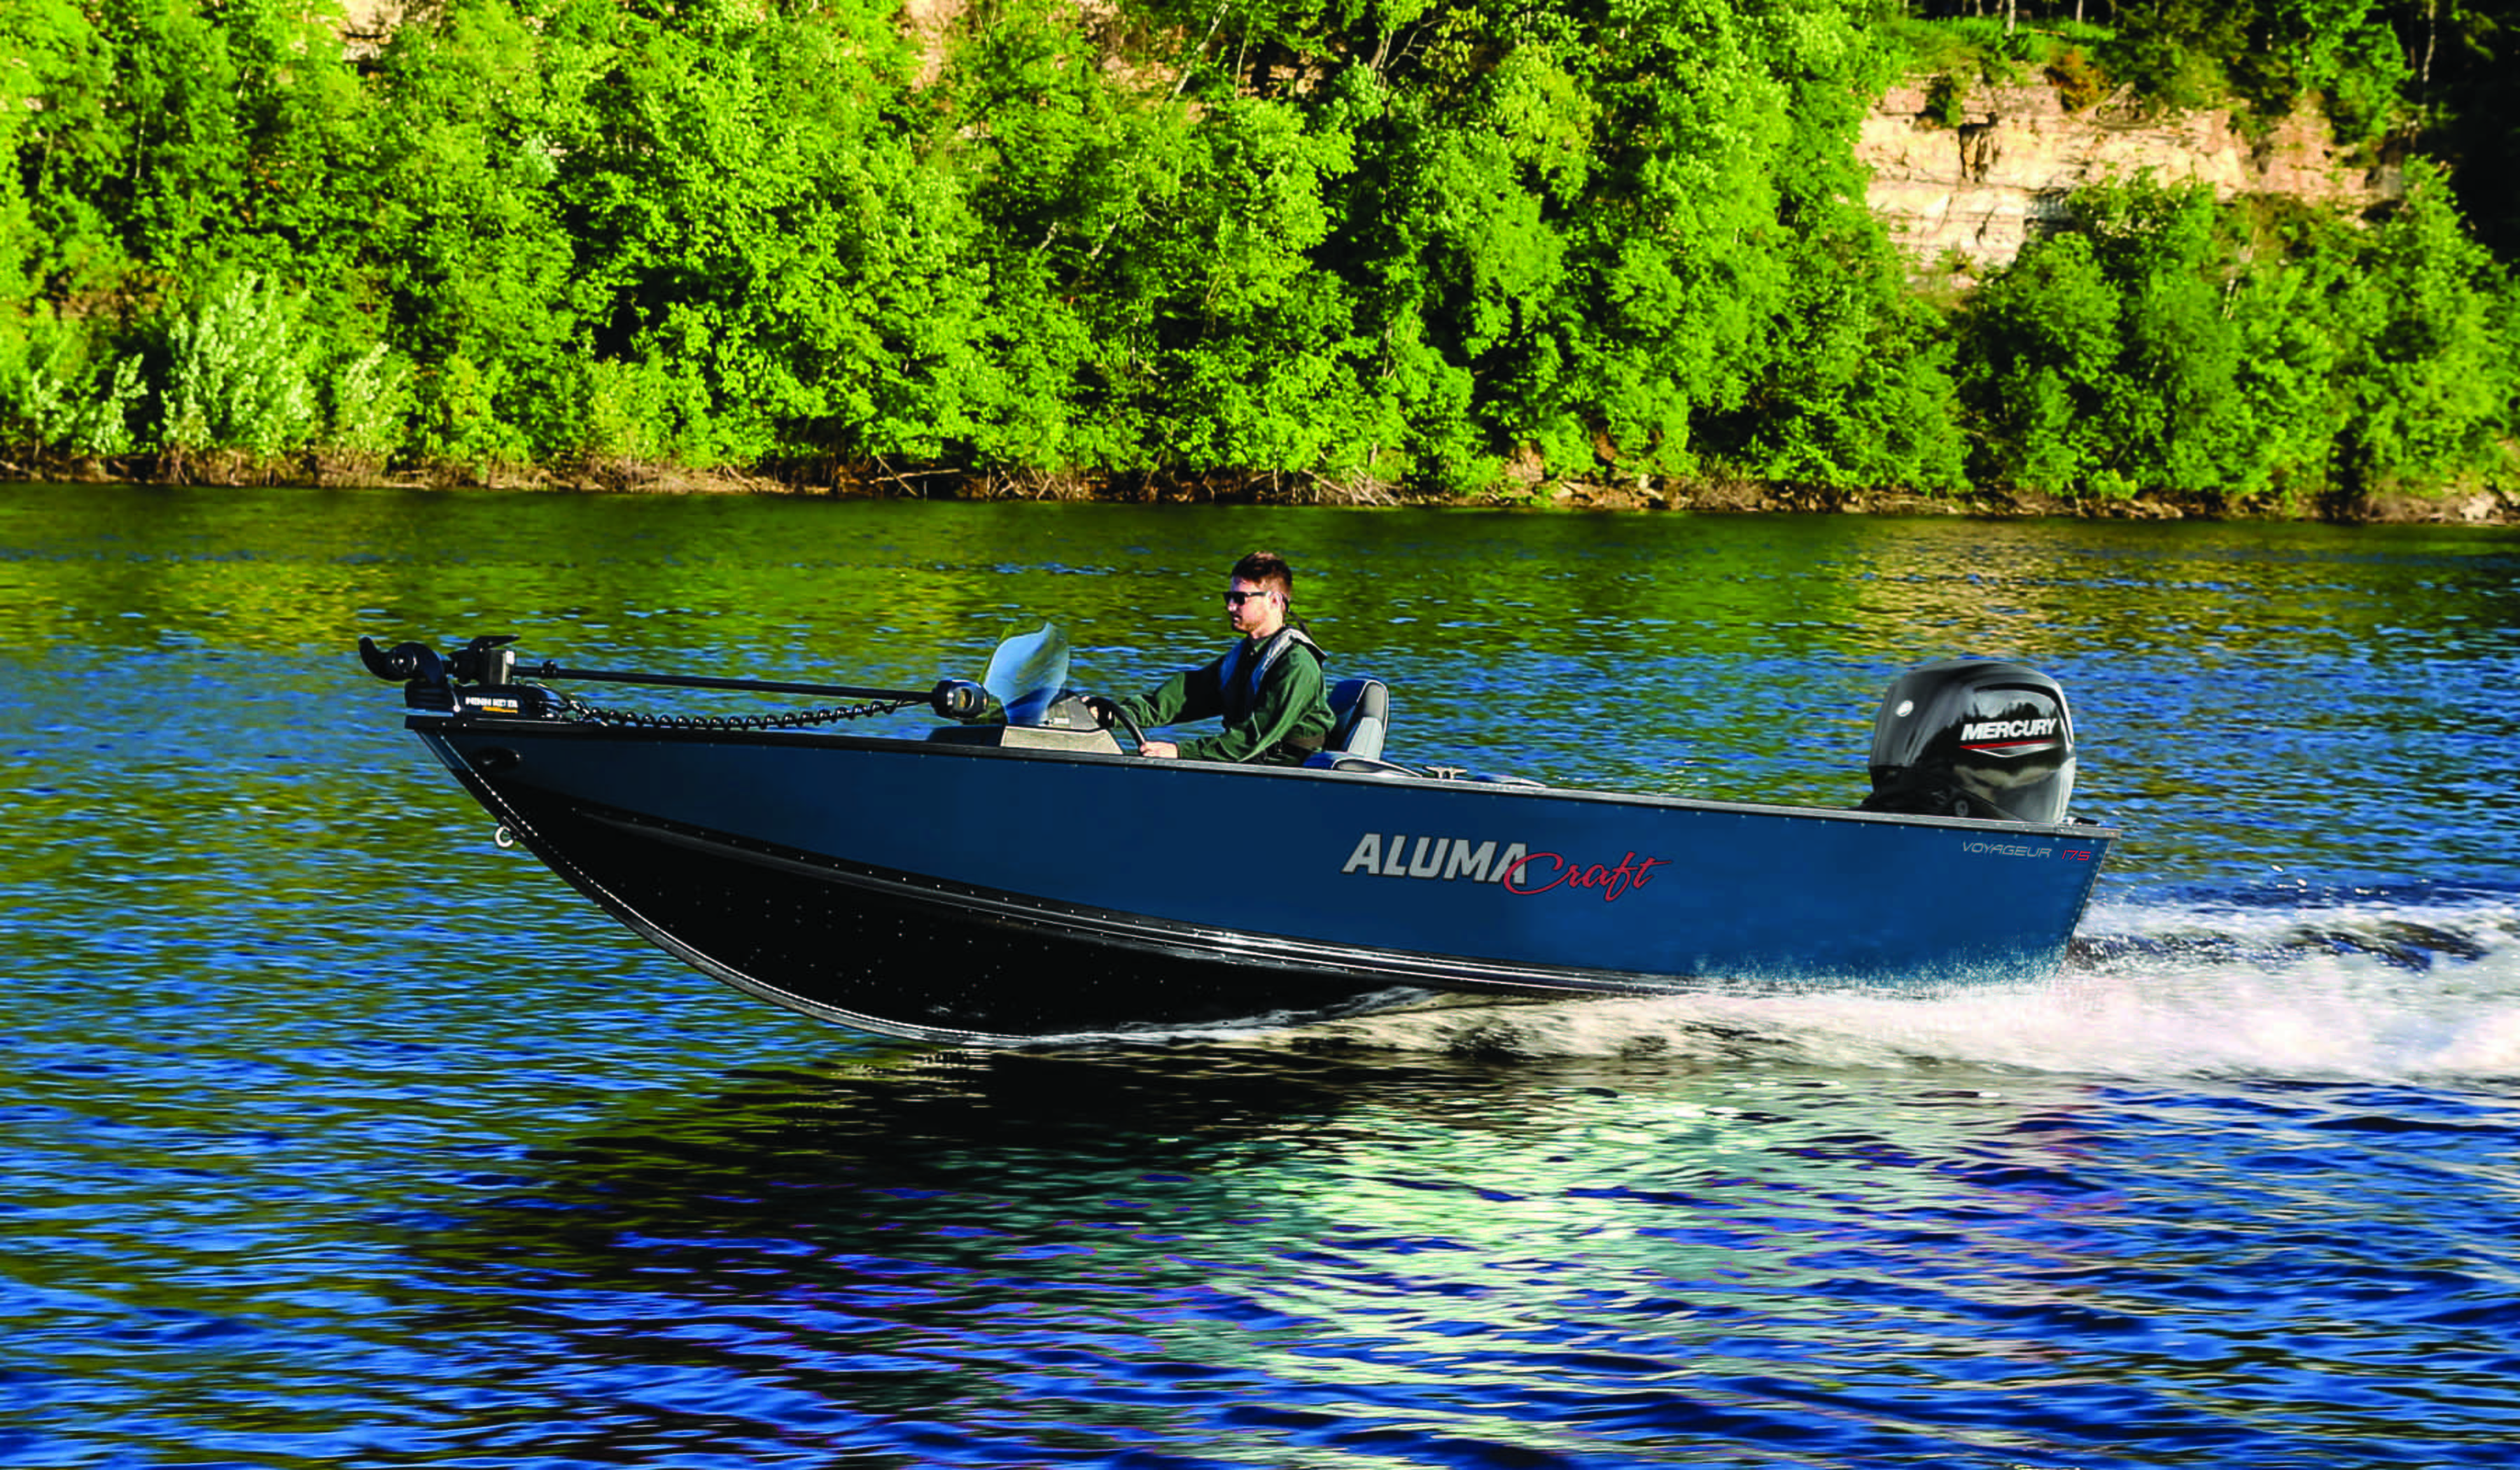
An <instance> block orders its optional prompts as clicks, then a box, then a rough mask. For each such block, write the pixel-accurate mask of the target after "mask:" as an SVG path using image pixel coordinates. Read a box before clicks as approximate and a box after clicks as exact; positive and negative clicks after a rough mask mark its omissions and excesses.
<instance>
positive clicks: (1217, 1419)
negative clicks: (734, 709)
mask: <svg viewBox="0 0 2520 1470" xmlns="http://www.w3.org/2000/svg"><path fill="white" fill-rule="evenodd" d="M1254 547H1267V548H1270V549H1274V550H1277V551H1280V552H1282V553H1283V554H1284V555H1286V556H1287V557H1289V558H1290V559H1292V560H1293V561H1294V563H1295V564H1296V566H1297V567H1298V569H1299V573H1300V576H1301V582H1300V584H1299V587H1298V599H1297V601H1298V605H1299V610H1300V611H1302V612H1303V613H1304V614H1305V615H1307V616H1308V617H1309V618H1310V619H1311V620H1312V622H1313V625H1314V628H1315V630H1316V632H1317V634H1318V635H1319V636H1320V638H1321V640H1322V642H1323V643H1324V644H1325V645H1326V646H1328V649H1329V650H1330V656H1331V664H1332V668H1333V671H1334V672H1338V673H1356V672H1373V673H1375V674H1377V675H1379V676H1380V677H1382V678H1384V679H1385V680H1386V681H1388V682H1389V684H1390V685H1391V686H1392V689H1393V692H1394V719H1393V729H1392V735H1391V749H1392V751H1393V752H1394V753H1395V754H1401V755H1403V756H1404V758H1415V759H1418V760H1425V761H1441V760H1444V759H1446V758H1447V757H1449V756H1456V755H1458V757H1460V758H1461V761H1462V763H1464V764H1474V765H1477V766H1479V767H1482V768H1484V769H1491V770H1500V771H1508V772H1515V773H1519V774H1525V775H1530V776H1535V777H1540V778H1544V779H1546V780H1552V781H1555V782H1563V783H1571V784H1598V785H1605V786H1642V787H1645V788H1650V789H1656V790H1666V791H1674V792H1682V793H1688V794H1702V795H1711V796H1741V797H1751V798H1758V799H1775V800H1785V801H1808V802H1824V803H1832V804H1851V803H1852V802H1853V801H1854V800H1856V799H1857V798H1858V797H1859V796H1860V795H1861V793H1862V790H1863V786H1864V778H1863V765H1864V756H1865V750H1866V741H1867V735H1868V726H1869V722H1870V718H1871V712H1872V703H1873V701H1874V699H1875V698H1877V696H1878V694H1879V692H1880V690H1881V688H1882V687H1883V686H1884V685H1885V684H1886V683H1887V682H1888V681H1889V679H1890V678H1891V677H1892V676H1894V675H1895V674H1896V673H1897V672H1899V671H1900V670H1902V669H1904V668H1907V667H1910V666H1913V665H1914V664H1917V663H1921V662H1926V661H1929V660H1932V659H1935V658H1940V657H1945V656H1950V655H1954V654H1962V653H1984V654H1995V655H2003V656H2012V657H2019V658H2022V659H2025V660H2027V661H2029V662H2032V663H2034V664H2036V665H2038V666H2039V667H2041V668H2043V669H2045V670H2046V671H2047V672H2048V673H2050V674H2052V675H2053V676H2055V677H2056V678H2057V679H2058V680H2060V681H2061V682H2062V683H2063V685H2064V686H2065V688H2066V690H2068V692H2069V694H2070V695H2071V697H2072V698H2073V700H2074V702H2075V712H2076V716H2077V721H2078V726H2079V731H2080V735H2081V746H2082V757H2083V768H2082V780H2081V785H2080V787H2079V790H2078V795H2077V800H2076V810H2077V811H2078V812H2079V813H2081V814H2083V815H2088V816H2093V817H2096V818H2101V819H2104V820H2108V821H2111V822H2113V823H2115V824H2119V825H2121V826H2123V827H2124V828H2125V830H2126V833H2127V836H2126V838H2125V840H2124V841H2123V843H2122V844H2121V846H2120V847H2119V849H2118V851H2117V852H2116V854H2115V855H2114V856H2113V857H2112V859H2111V862H2110V866H2109V868H2108V869H2106V870H2105V871H2104V872H2103V873H2102V875H2101V880H2100V889H2099V893H2098V897H2097V898H2096V900H2095V902H2094V906H2093V912H2092V913H2091V914H2090V916H2089V917H2088V918H2087V920H2086V922H2085V925H2084V929H2083V940H2082V942H2081V944H2080V946H2079V949H2078V954H2077V957H2076V958H2075V961H2074V962H2073V963H2072V964H2070V965H2069V966H2068V968H2067V970H2066V972H2065V973H2064V974H2063V975H2062V976H2060V977H2059V978H2058V979H2057V980H2056V981H2055V982H2054V983H2053V984H2051V985H2048V986H2043V987H2040V988H2037V989H2034V990H2029V991H2020V992H1997V993H1979V994H1974V995H1969V996H1962V997H1946V998H1942V999H1934V1000H1914V999H1909V1000H1901V999H1896V998H1882V997H1865V998H1835V999H1832V998H1827V997H1821V996H1799V997H1796V996H1776V995H1770V996H1762V997H1757V998H1726V997H1721V996H1714V997H1705V998H1697V999H1690V1000H1667V1001H1655V1002H1604V1003H1594V1004H1570V1005H1562V1006H1538V1007H1514V1008H1511V1009H1509V1010H1498V1011H1494V1012H1487V1013H1482V1012H1478V1011H1468V1012H1444V1013H1440V1014H1437V1015H1431V1016H1416V1017H1398V1018H1387V1019H1383V1020H1378V1021H1348V1022H1342V1023H1336V1024H1330V1025H1325V1026H1321V1027H1316V1028H1313V1029H1311V1030H1308V1031H1303V1032H1291V1033H1290V1032H1265V1031H1255V1032H1248V1033H1231V1034H1207V1035H1200V1036H1193V1037H1182V1038H1177V1039H1174V1040H1172V1041H1170V1042H1165V1043H1149V1044H1148V1045H1144V1046H1139V1047H1121V1048H1115V1047H1094V1048H1077V1049H1065V1050H1062V1049H1057V1048H1052V1049H1048V1050H1042V1051H1032V1052H1022V1053H976V1052H968V1051H946V1050H938V1049H933V1048H922V1047H910V1046H905V1045H901V1044H897V1043H887V1042H882V1041H878V1040H876V1039H873V1038H868V1037H862V1036H858V1035H855V1034H852V1033H850V1032H846V1031H842V1030H837V1029H833V1028H828V1027H822V1026H817V1025H815V1024H812V1023H810V1022H806V1021H804V1020H801V1019H799V1018H796V1017H792V1016H789V1015H787V1014H786V1013H784V1012H781V1011H778V1010H775V1009H772V1008H770V1007H768V1006H766V1005H764V1004H762V1003H760V1002H754V1001H751V1000H748V999H746V998H744V997H742V996H739V995H737V994H735V993H734V992H732V991H727V990H724V989H722V988H721V987H719V986H717V985H715V984H714V983H713V982H710V981H708V980H706V979H704V978H702V977H700V976H698V975H697V974H696V973H693V972H691V971H689V970H687V969H685V968H683V967H681V966H680V965H678V964H677V963H675V962H674V961H672V960H670V959H668V958H665V957H664V956H662V955H661V954H658V953H656V952H653V951H652V950H650V949H648V948H646V947H644V946H643V945H641V944H640V943H638V942H637V941H635V940H633V939H632V938H631V937H630V936H629V935H628V934H627V933H625V932H623V931H620V930H618V929H616V928H615V927H614V926H612V925H611V924H610V923H609V922H608V921H607V920H605V919H603V918H602V917H601V916H600V915H599V914H598V913H596V912H595V911H594V910H593V909H592V908H591V907H590V906H588V905H587V904H586V903H585V902H584V901H582V900H580V899H578V898H577V897H576V896H575V895H573V894H572V893H570V892H569V891H568V890H567V889H565V888H564V887H563V886H562V884H561V883H560V882H559V881H558V880H557V879H556V878H554V877H552V876H551V875H550V874H549V873H547V872H546V871H545V870H543V869H541V868H539V867H538V866H536V865H535V864H533V863H532V862H531V861H530V860H529V859H527V858H525V857H524V856H523V855H522V854H520V853H517V852H508V851H502V850H501V849H499V848H498V847H497V846H496V845H495V844H494V843H493V842H492V840H491V837H492V832H491V829H490V824H489V823H488V821H487V820H486V819H485V818H483V817H482V816H481V814H480V813H479V811H478V810H477V809H476V808H474V807H472V805H471V803H470V802H469V801H468V800H467V799H466V798H464V797H463V796H462V794H461V793H460V792H459V791H457V790H456V789H455V788H454V786H453V785H452V784H451V783H450V782H449V781H448V780H446V779H445V778H444V775H443V773H442V772H438V771H436V770H435V769H434V767H433V766H432V764H431V763H430V762H429V761H428V760H427V756H426V755H425V753H424V752H423V751H422V750H421V749H420V747H419V745H418V744H417V743H416V742H415V741H413V740H412V739H411V737H410V736H409V735H406V734H404V733H403V732H402V731H401V729H400V726H399V718H398V709H397V699H396V695H395V691H394V690H391V689H389V688H387V687H386V686H383V685H380V684H377V683H375V682H374V681H372V680H370V679H369V678H367V676H366V675H365V674H364V673H362V672H361V671H360V670H359V668H358V666H357V663H356V661H355V659H354V657H353V656H352V654H351V646H352V644H353V642H354V640H355V639H356V638H357V637H358V636H359V635H360V634H363V633H364V634H370V635H373V636H376V637H378V638H379V639H380V640H381V641H383V640H391V639H399V638H426V639H427V640H430V641H433V642H437V643H439V644H441V645H444V644H450V643H453V642H456V641H458V640H460V639H462V638H465V637H469V636H471V635H472V634H476V633H515V634H517V635H519V637H520V638H521V640H522V646H524V647H526V648H527V649H529V650H531V651H532V652H533V653H535V654H537V655H540V656H551V657H557V658H560V659H562V661H565V662H569V663H574V664H578V665H581V666H602V665H612V666H625V665H626V666H644V667H651V668H664V667H670V668H678V669H683V670H686V671H691V672H717V673H734V674H761V675H768V676H780V677H788V678H797V679H822V680H832V681H839V682H847V683H864V684H873V685H892V684H904V683H906V684H909V685H912V686H916V687H923V686H924V685H925V684H927V683H929V682H932V681H933V680H934V679H936V678H937V677H940V676H941V675H944V674H948V673H965V674H967V673H972V672H975V671H976V670H977V669H978V668H979V667H980V666H981V665H982V664H984V663H985V660H986V657H987V652H988V650H989V648H990V647H991V646H992V645H994V643H995V642H996V641H997V640H998V639H999V638H1001V637H1003V636H1005V635H1006V634H1008V633H1009V632H1012V631H1017V630H1020V629H1023V628H1028V627H1031V626H1034V625H1036V624H1037V623H1038V622H1040V621H1042V620H1044V619H1048V620H1052V621H1056V622H1057V623H1058V624H1059V625H1060V626H1061V627H1062V628H1063V629H1064V630H1065V631H1066V632H1067V634H1068V636H1069V638H1070V640H1071V641H1072V642H1073V643H1074V645H1075V646H1076V647H1077V649H1078V650H1079V652H1078V660H1077V664H1076V668H1075V672H1074V675H1073V679H1074V682H1075V683H1076V684H1077V685H1078V686H1079V687H1084V688H1102V689H1133V688H1139V687H1143V686H1144V685H1145V684H1147V683H1150V682H1151V681H1152V679H1153V677H1154V676H1156V675H1158V674H1160V673H1161V672H1163V671H1165V670H1167V669H1169V668H1172V667H1175V666H1178V665H1181V664H1184V663H1188V662H1191V661H1193V660H1196V659H1201V658H1204V657H1207V656H1211V655H1212V654H1213V652H1214V651H1215V649H1216V648H1217V647H1219V646H1221V644H1222V639H1223V635H1222V632H1221V629H1220V621H1219V618H1218V615H1217V606H1216V599H1215V592H1216V590H1217V588H1218V586H1219V585H1220V583H1221V581H1222V578H1223V571H1224V568H1225V567H1226V566H1227V565H1229V564H1230V563H1231V562H1232V560H1233V559H1234V557H1237V556H1238V555H1239V554H1240V553H1242V552H1244V551H1248V550H1251V549H1253V548H1254ZM2515 687H2520V533H2515V532H2513V531H2510V530H2507V529H2506V530H2464V529H2437V528H2424V527H2410V526H2389V527H2364V528H2356V529H2341V528H2335V527H2326V526H2316V525H2261V524H2243V525H2221V524H2210V523H2132V522H2130V523H2109V522H2095V523H2086V522H2062V521H2039V520H2032V521H1994V522H1985V521H1972V520H1962V519H1929V518H1918V519H1904V518H1880V519H1866V518H1855V517H1846V518H1821V517H1814V518H1793V517H1723V516H1683V515H1633V516H1620V515H1571V514H1544V513H1512V512H1496V513H1483V512H1448V513H1435V512H1390V511H1361V510H1332V509H1318V510H1314V509H1302V510H1297V509H1266V510H1263V509H1215V508H1203V509H1187V510H1186V509H1163V508H1146V507H1126V506H1104V505H1047V504H1046V505H1036V504H980V505H963V504H922V503H909V502H892V503H869V502H826V501H806V500H785V499H740V498H663V497H658V498H636V497H578V496H562V495H532V494H519V495H486V494H466V493H423V492H400V491H383V490H360V491H305V490H248V491H240V490H228V489H157V488H135V487H123V486H43V485H19V486H5V487H0V759H4V760H5V762H6V780H5V783H4V784H0V792H5V799H6V802H7V805H8V811H9V814H10V820H9V824H8V834H9V839H10V840H9V842H8V845H7V848H6V851H5V854H0V896H5V910H0V912H5V913H6V915H7V917H6V920H5V924H0V957H5V962H6V966H7V977H8V991H7V997H6V1000H5V1002H0V1116H5V1118H6V1119H7V1127H6V1130H5V1132H0V1150H5V1151H0V1164H5V1168H6V1178H7V1179H8V1180H10V1184H9V1187H8V1191H7V1194H6V1196H5V1201H6V1205H5V1209H6V1213H5V1215H0V1224H5V1228H6V1230H7V1236H8V1247H7V1251H6V1253H5V1256H0V1328H5V1330H6V1334H7V1340H8V1342H9V1344H10V1351H9V1354H8V1359H7V1363H8V1366H7V1379H6V1383H5V1387H0V1394H5V1396H6V1398H5V1401H0V1402H5V1403H6V1404H7V1411H6V1413H5V1414H0V1465H13V1466H15V1465H22V1466H42V1467H70V1466H87V1465H99V1466H106V1465H111V1466H126V1465H161V1464H162V1465H176V1464H182V1465H251V1466H313V1465H319V1464H320V1465H328V1466H337V1465H372V1466H422V1465H427V1466H456V1465H464V1466H564V1465H598V1464H603V1465H616V1464H637V1465H641V1466H692V1467H711V1470H716V1467H737V1466H743V1467H752V1466H765V1465H797V1466H830V1465H842V1464H846V1465H868V1466H893V1465H900V1466H911V1465H987V1466H1029V1465H1071V1464H1080V1465H1104V1464H1108V1465H1128V1466H1288V1467H1312V1466H1339V1467H1346V1466H1358V1467H1380V1466H1395V1467H1396V1466H1424V1465H1462V1466H1585V1467H1593V1466H1622V1465H1690V1466H1792V1467H1848V1470H1855V1467H1863V1470H1878V1467H1885V1466H1916V1467H1927V1466H1930V1467H1944V1466H1952V1467H1986V1470H2000V1467H2009V1466H2041V1467H2057V1470H2064V1467H2081V1470H2098V1467H2103V1466H2106V1467H2119V1466H2126V1467H2138V1466H2170V1465H2178V1466H2200V1465H2211V1466H2218V1467H2224V1466H2247V1467H2250V1470H2274V1467H2293V1466H2363V1465H2368V1466H2374V1467H2376V1466H2383V1465H2386V1466H2430V1465H2444V1466H2447V1465H2483V1464H2491V1463H2500V1462H2502V1459H2503V1457H2505V1456H2507V1454H2508V1452H2509V1451H2508V1447H2509V1445H2510V1444H2511V1443H2513V1442H2514V1441H2515V1440H2520V1398H2515V1396H2514V1394H2513V1393H2512V1389H2511V1385H2512V1383H2513V1382H2514V1375H2515V1373H2520V1356H2515V1352H2514V1350H2513V1348H2512V1347H2511V1345H2510V1339H2509V1338H2507V1337H2506V1336H2505V1335H2504V1334H2506V1333H2509V1332H2512V1331H2513V1330H2514V1329H2515V1327H2520V1247H2515V1245H2514V1240H2515V1238H2520V1232H2516V1231H2515V1230H2514V1228H2513V1226H2514V1214H2515V1210H2514V1206H2515V1196H2520V865H2515V863H2514V861H2513V858H2512V853H2513V851H2514V848H2515V845H2520V791H2515V782H2514V779H2513V757H2512V752H2513V751H2514V750H2515V749H2520V697H2515V695H2514V693H2513V690H2514V689H2515ZM1009 835H1010V838H1011V839H1014V838H1034V837H1040V836H1042V835H1043V834H1009ZM1054 835H1056V834H1054ZM1236 837H1237V834H1235V833H1228V832H1215V833H1186V834H1185V835H1184V839H1183V843H1182V847H1181V849H1180V851H1178V852H1173V853H1161V854H1089V856H1088V859H1087V860H1090V861H1105V862H1114V863H1129V862H1148V863H1181V862H1201V861H1216V855H1217V853H1218V851H1219V850H1220V849H1221V848H1223V847H1226V846H1230V845H1231V844H1232V843H1233V842H1234V841H1235V840H1236ZM1969 898H1970V896H1969V895H1968V894H1966V893H1955V894H1954V895H1953V902H1955V903H1958V904H1965V903H1967V902H1969Z"/></svg>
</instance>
